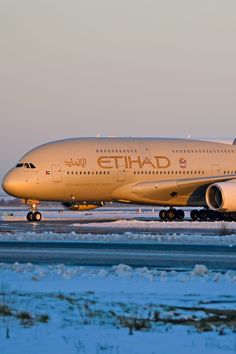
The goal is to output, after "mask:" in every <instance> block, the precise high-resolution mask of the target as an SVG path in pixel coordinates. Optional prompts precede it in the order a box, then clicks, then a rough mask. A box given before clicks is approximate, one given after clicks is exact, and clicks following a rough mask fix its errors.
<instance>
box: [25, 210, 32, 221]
mask: <svg viewBox="0 0 236 354" xmlns="http://www.w3.org/2000/svg"><path fill="white" fill-rule="evenodd" d="M26 219H27V220H28V221H33V212H32V211H29V212H28V214H27V215H26Z"/></svg>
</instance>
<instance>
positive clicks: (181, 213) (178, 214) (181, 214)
mask: <svg viewBox="0 0 236 354" xmlns="http://www.w3.org/2000/svg"><path fill="white" fill-rule="evenodd" d="M184 216H185V214H184V211H183V210H182V209H179V210H177V211H176V219H177V220H179V221H181V220H184Z"/></svg>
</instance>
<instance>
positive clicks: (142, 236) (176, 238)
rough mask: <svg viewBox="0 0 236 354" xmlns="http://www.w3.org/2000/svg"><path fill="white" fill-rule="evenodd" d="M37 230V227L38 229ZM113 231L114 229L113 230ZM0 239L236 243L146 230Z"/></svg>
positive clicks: (230, 238) (1, 237)
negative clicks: (147, 231)
mask: <svg viewBox="0 0 236 354" xmlns="http://www.w3.org/2000/svg"><path fill="white" fill-rule="evenodd" d="M36 230H37V229H36ZM111 231H112V230H111ZM0 241H35V242H38V241H45V242H47V241H58V242H59V241H60V242H63V241H67V242H70V241H71V242H74V241H78V242H79V241H81V242H115V243H119V242H125V243H126V242H127V243H155V244H158V243H160V244H163V243H165V244H188V245H190V244H194V245H225V246H229V247H233V246H235V245H236V235H235V234H233V235H227V234H226V235H222V236H219V235H208V236H207V235H201V233H200V234H191V233H186V232H184V231H182V232H176V233H175V232H174V233H170V234H169V233H168V232H167V233H163V234H158V233H146V232H144V233H143V232H131V231H130V232H125V230H124V233H119V234H117V233H115V232H114V233H112V232H111V233H108V234H103V233H80V230H79V229H78V232H74V231H72V232H68V233H63V232H62V233H58V232H53V231H48V232H37V231H28V232H22V231H18V232H13V233H12V232H6V233H0Z"/></svg>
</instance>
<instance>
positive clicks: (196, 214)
mask: <svg viewBox="0 0 236 354" xmlns="http://www.w3.org/2000/svg"><path fill="white" fill-rule="evenodd" d="M190 217H191V219H192V220H193V221H197V220H198V218H199V211H198V210H197V209H193V210H191V212H190Z"/></svg>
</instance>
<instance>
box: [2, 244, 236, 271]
mask: <svg viewBox="0 0 236 354" xmlns="http://www.w3.org/2000/svg"><path fill="white" fill-rule="evenodd" d="M0 262H9V263H12V262H23V263H37V264H53V263H64V264H67V265H92V266H112V265H116V264H120V263H124V264H127V265H130V266H133V267H144V266H147V267H159V268H168V269H169V268H175V269H180V270H183V269H190V268H192V267H193V266H194V265H196V264H204V265H206V266H207V267H208V268H209V269H214V270H217V269H218V270H222V269H223V270H227V269H236V246H231V247H229V246H214V245H201V246H199V245H170V244H150V243H149V244H127V243H101V242H93V243H92V242H11V241H10V242H0Z"/></svg>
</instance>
